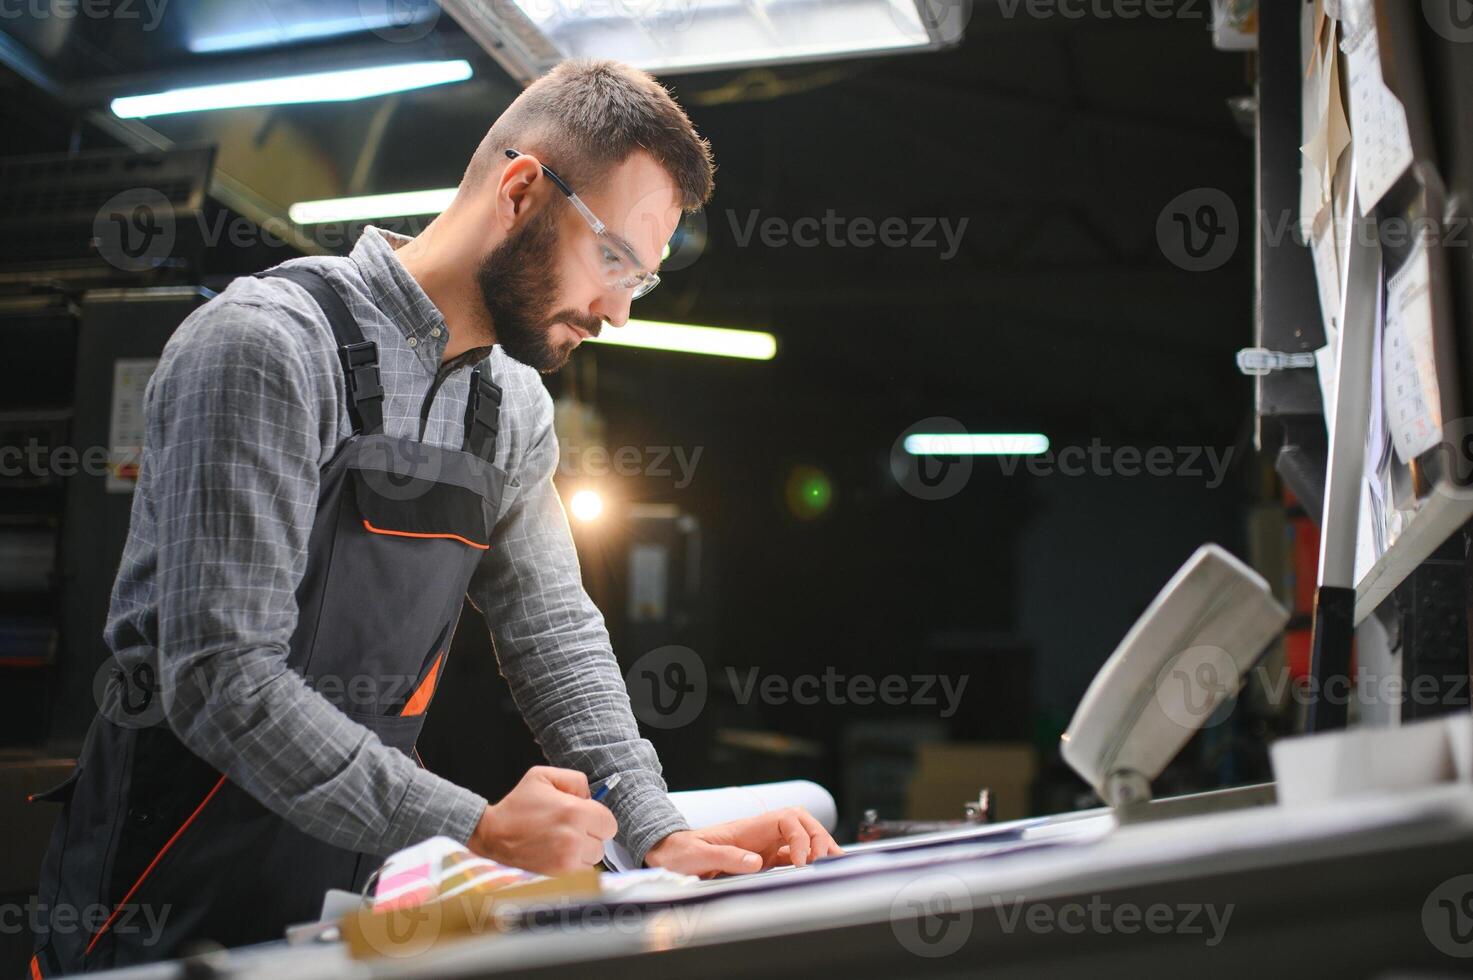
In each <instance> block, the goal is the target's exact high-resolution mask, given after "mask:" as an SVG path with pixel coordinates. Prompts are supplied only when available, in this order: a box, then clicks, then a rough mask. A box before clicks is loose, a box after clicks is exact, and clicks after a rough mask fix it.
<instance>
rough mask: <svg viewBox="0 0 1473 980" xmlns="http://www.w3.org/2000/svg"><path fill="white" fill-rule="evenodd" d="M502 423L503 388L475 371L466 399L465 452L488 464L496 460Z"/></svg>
mask: <svg viewBox="0 0 1473 980" xmlns="http://www.w3.org/2000/svg"><path fill="white" fill-rule="evenodd" d="M500 423H501V387H500V386H499V385H497V384H496V382H494V381H492V380H491V379H490V378H487V377H483V376H482V375H481V369H480V368H479V367H478V368H476V369H475V370H474V371H472V372H471V384H470V394H469V395H468V396H467V397H466V400H465V451H466V452H468V453H474V454H475V455H477V456H479V457H481V458H482V459H484V460H485V461H486V462H488V463H494V462H495V461H496V431H497V427H498V426H499V425H500Z"/></svg>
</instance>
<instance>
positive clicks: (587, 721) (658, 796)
mask: <svg viewBox="0 0 1473 980" xmlns="http://www.w3.org/2000/svg"><path fill="white" fill-rule="evenodd" d="M533 397H534V399H535V406H534V408H533V420H532V425H531V429H530V432H529V436H528V443H527V448H526V450H525V453H524V454H523V455H522V457H521V458H520V459H519V460H516V461H515V465H514V466H513V468H512V472H511V476H512V478H513V479H515V480H516V481H518V483H519V487H518V488H517V491H516V497H515V499H514V500H513V501H512V502H511V504H510V506H509V507H508V508H507V510H506V512H505V513H504V514H503V515H502V516H501V519H500V520H499V521H498V522H497V526H496V530H495V533H494V534H493V535H492V539H491V548H490V550H488V551H487V552H486V554H485V556H484V557H483V558H482V559H481V563H480V565H479V567H478V568H477V570H476V575H475V577H474V578H473V579H472V582H471V587H470V590H469V594H470V599H471V601H472V602H473V603H474V604H475V606H476V608H477V609H479V610H480V611H481V612H482V614H483V615H484V616H485V618H486V625H487V627H488V628H489V629H490V632H491V636H492V639H493V641H494V643H495V647H496V656H497V658H498V660H499V662H500V665H501V672H502V675H503V676H504V677H505V678H506V680H507V684H508V685H509V686H510V688H511V693H512V697H513V698H514V699H515V701H516V704H517V707H518V709H519V710H520V711H521V713H522V716H523V717H524V718H525V719H526V721H527V724H528V725H529V726H530V727H531V729H532V734H533V735H534V736H535V737H536V738H537V742H538V744H539V745H540V746H541V747H542V751H543V753H544V754H545V755H546V756H547V759H548V761H549V762H550V763H552V764H553V765H556V766H562V767H564V768H568V769H576V770H579V771H580V772H583V773H585V774H586V775H587V776H588V779H589V781H590V782H593V781H596V780H603V779H607V778H608V777H609V776H612V775H614V774H615V773H618V774H619V777H620V779H619V784H618V786H616V787H615V788H614V789H613V790H612V791H610V793H609V796H608V797H607V802H608V804H609V807H610V808H611V809H612V810H613V812H614V816H615V817H616V818H617V819H618V821H619V840H620V842H621V843H622V844H623V845H624V846H625V847H626V848H628V849H629V851H630V853H631V854H632V855H633V856H634V859H635V860H636V861H637V862H640V863H643V861H644V856H645V853H646V852H647V851H648V850H649V849H650V848H651V847H652V846H654V845H655V844H657V843H659V841H661V840H662V839H664V838H665V837H666V836H667V835H668V834H670V833H672V832H674V831H677V830H684V829H686V828H687V827H688V824H687V823H686V821H685V819H684V818H683V817H682V816H681V815H680V813H679V811H677V810H676V809H675V807H674V805H672V804H671V802H670V798H669V796H668V795H667V794H666V786H665V780H664V777H663V776H662V775H661V773H660V761H659V758H658V756H657V755H656V754H655V750H654V746H652V745H651V744H650V743H649V741H648V740H646V739H644V738H642V737H640V734H639V725H638V724H637V723H636V721H635V719H634V713H633V711H632V710H631V708H630V704H629V695H628V692H627V691H626V690H625V687H624V678H623V676H622V675H621V674H620V671H619V664H618V661H617V660H615V658H614V652H613V649H612V647H611V646H610V644H609V634H608V630H607V629H606V628H605V626H604V620H603V615H602V614H601V613H600V612H599V611H598V608H597V607H596V606H595V605H594V604H593V600H592V599H590V598H589V596H588V593H587V592H586V591H585V590H584V588H583V580H582V576H581V574H580V571H579V567H578V554H577V551H576V549H575V548H574V545H573V537H572V534H571V532H570V531H569V528H568V519H567V515H566V513H564V511H563V505H562V500H561V499H560V498H559V497H558V493H557V489H556V487H555V486H554V485H553V481H552V477H553V473H554V472H555V471H556V469H557V462H558V445H557V437H556V435H555V434H554V432H553V406H552V398H551V396H550V395H548V393H547V390H546V389H545V388H543V387H542V385H541V384H540V383H538V384H537V385H536V392H535V394H534V395H533Z"/></svg>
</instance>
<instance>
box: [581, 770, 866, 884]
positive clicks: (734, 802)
mask: <svg viewBox="0 0 1473 980" xmlns="http://www.w3.org/2000/svg"><path fill="white" fill-rule="evenodd" d="M670 802H671V803H673V804H675V809H677V810H679V811H680V812H681V815H682V816H684V817H685V819H686V820H688V821H689V822H690V825H691V826H692V827H704V826H707V825H708V824H713V823H725V822H727V821H728V820H740V819H741V818H742V817H754V816H756V815H757V814H759V813H766V812H767V811H768V810H781V809H782V808H783V807H789V806H801V807H803V808H804V809H805V810H807V811H808V812H809V813H811V814H813V816H814V819H816V820H817V821H818V822H819V823H821V824H823V825H824V828H825V829H826V830H829V831H832V830H833V829H834V827H835V826H837V824H838V820H839V811H838V807H836V806H835V805H834V797H833V796H832V795H831V794H830V793H829V791H828V790H826V789H824V788H823V787H822V786H820V785H818V784H817V783H814V782H809V781H808V780H806V779H792V780H788V781H786V782H781V783H758V784H756V785H754V786H725V787H722V788H720V789H697V790H689V791H687V792H683V793H671V794H670ZM604 863H606V864H607V865H608V866H609V867H611V868H613V869H614V870H615V871H629V870H632V869H633V868H635V867H636V865H635V863H634V857H633V856H632V855H631V854H630V853H629V852H628V851H627V850H625V849H624V848H623V847H622V846H621V845H619V844H617V843H615V842H614V841H609V843H608V844H607V845H606V846H605V847H604Z"/></svg>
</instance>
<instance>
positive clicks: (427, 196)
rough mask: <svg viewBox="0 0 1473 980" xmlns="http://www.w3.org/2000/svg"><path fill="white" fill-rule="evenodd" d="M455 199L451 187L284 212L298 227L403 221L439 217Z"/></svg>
mask: <svg viewBox="0 0 1473 980" xmlns="http://www.w3.org/2000/svg"><path fill="white" fill-rule="evenodd" d="M454 198H455V188H454V187H437V188H435V189H433V190H426V191H403V192H401V193H398V194H369V195H367V196H365V197H330V198H326V199H324V200H321V201H298V202H297V203H296V204H293V205H292V206H291V207H290V208H287V212H286V213H287V217H289V218H291V219H292V220H293V221H295V222H296V223H297V224H299V225H320V224H326V223H327V222H330V221H366V220H369V219H371V218H403V217H406V216H408V215H415V214H439V213H440V212H441V211H444V210H445V209H446V208H447V207H449V206H450V202H451V201H452V200H453V199H454Z"/></svg>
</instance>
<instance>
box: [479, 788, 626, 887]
mask: <svg viewBox="0 0 1473 980" xmlns="http://www.w3.org/2000/svg"><path fill="white" fill-rule="evenodd" d="M618 829H619V824H618V822H617V821H616V820H615V819H614V815H613V814H612V813H610V812H609V808H608V807H606V806H604V805H603V804H602V803H595V802H593V800H591V799H589V795H588V777H586V776H584V775H583V774H582V773H581V772H576V771H574V770H572V769H554V768H553V767H551V766H534V767H533V768H531V769H529V770H527V774H526V775H525V776H523V777H522V781H521V782H519V783H517V785H516V786H515V788H513V789H512V791H511V792H510V793H507V794H506V796H505V797H504V798H503V799H502V801H501V802H500V803H495V804H492V805H491V806H488V807H486V811H485V812H484V813H483V814H481V822H480V823H479V824H478V825H477V826H476V832H475V833H474V834H472V835H471V839H470V840H469V841H468V842H467V843H468V845H469V846H470V849H471V850H472V851H474V852H475V853H477V854H479V855H481V856H482V857H488V858H490V859H491V860H493V861H499V862H501V863H502V864H507V865H511V866H512V867H514V868H522V869H524V870H527V871H535V872H537V873H538V874H546V875H551V874H562V873H564V872H568V871H577V870H578V869H580V868H587V867H591V866H592V865H595V864H597V863H598V862H599V861H601V860H602V859H603V854H604V842H605V841H607V840H608V839H610V838H611V837H613V836H614V834H615V833H616V832H617V831H618Z"/></svg>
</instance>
